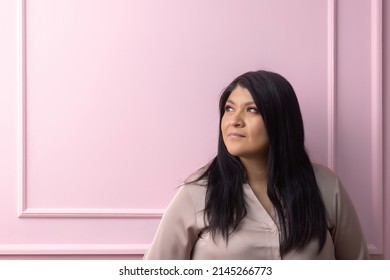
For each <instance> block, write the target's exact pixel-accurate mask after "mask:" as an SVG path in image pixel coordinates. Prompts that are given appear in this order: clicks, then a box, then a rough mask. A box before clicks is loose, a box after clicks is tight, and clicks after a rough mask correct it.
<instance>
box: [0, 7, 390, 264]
mask: <svg viewBox="0 0 390 280" xmlns="http://www.w3.org/2000/svg"><path fill="white" fill-rule="evenodd" d="M389 16H390V5H389V3H388V1H381V0H371V1H370V0H358V1H356V0H343V1H337V0H319V1H312V0H294V1H283V0H274V1H265V0H262V1H259V0H247V1H225V0H216V1H206V0H202V1H195V0H191V1H180V0H165V1H162V0H157V1H155V0H153V1H152V0H146V1H145V0H142V1H141V0H139V1H135V0H132V1H130V0H114V1H108V0H106V1H103V0H102V1H93V0H18V1H13V0H0V155H1V156H0V213H1V214H0V258H5V259H10V258H116V259H119V258H124V259H138V258H140V257H141V256H142V254H143V253H144V251H145V250H146V249H147V248H148V246H149V244H150V242H151V240H152V238H153V236H154V233H155V231H156V228H157V226H158V223H159V221H160V218H161V214H162V213H163V211H164V208H165V207H166V205H167V203H168V202H169V200H170V199H171V198H172V196H173V195H174V193H175V191H176V187H177V186H178V185H179V184H180V183H181V182H182V180H184V179H185V178H186V177H187V176H188V175H189V174H190V173H191V172H193V171H194V170H196V169H197V168H199V167H200V166H202V165H203V164H205V163H206V162H208V161H209V160H210V159H211V158H212V157H213V156H214V154H215V150H216V144H217V130H218V127H217V126H218V108H217V107H218V104H217V103H218V99H219V94H220V93H221V91H222V90H223V88H224V87H225V86H226V85H227V84H228V83H229V82H230V81H231V80H232V79H233V78H234V77H236V76H237V75H239V74H241V73H242V72H245V71H248V70H256V69H267V70H272V71H276V72H279V73H281V74H282V75H284V76H285V77H286V78H287V79H288V80H289V81H290V82H291V83H292V84H293V86H294V88H295V90H296V92H297V95H298V98H299V101H300V104H301V108H302V112H303V116H304V122H305V128H306V135H307V146H308V150H309V152H310V154H311V156H312V159H313V160H314V161H316V162H319V163H322V164H324V165H327V166H329V167H330V168H332V169H333V170H335V172H336V173H337V174H338V175H339V176H340V178H341V179H342V181H343V182H344V184H345V185H346V188H347V189H348V191H349V193H350V196H351V198H352V199H353V201H354V203H355V206H356V208H357V211H358V214H359V217H360V219H361V223H362V226H363V228H364V232H365V235H366V239H367V241H368V244H369V249H370V253H371V255H372V257H373V258H375V259H383V258H384V259H390V237H389V236H390V221H389V220H390V208H389V206H388V204H387V203H386V201H390V177H389V174H388V172H385V170H387V169H388V166H389V164H390V163H389V160H390V153H389V145H388V143H389V137H390V134H389V133H390V127H389V124H390V115H389V109H388V108H390V103H389V102H390V100H389V98H388V93H389V89H390V84H389V79H386V77H387V76H388V73H389V66H390V60H389V54H388V51H387V49H388V48H389V46H390V39H389V38H390V34H389V32H390V31H389V30H390V22H389ZM382 40H383V45H382ZM386 93H387V95H386Z"/></svg>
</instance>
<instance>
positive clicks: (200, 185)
mask: <svg viewBox="0 0 390 280" xmlns="http://www.w3.org/2000/svg"><path fill="white" fill-rule="evenodd" d="M205 171H206V167H202V168H200V169H198V170H197V171H195V172H193V173H191V174H190V175H189V176H188V177H187V178H186V179H185V180H184V182H183V184H182V185H181V186H180V187H179V190H178V192H177V195H176V196H179V197H183V196H186V197H188V198H191V202H192V204H194V205H195V206H197V207H199V206H200V204H204V199H205V195H206V190H207V179H201V180H199V178H200V177H201V175H202V174H203V173H204V172H205Z"/></svg>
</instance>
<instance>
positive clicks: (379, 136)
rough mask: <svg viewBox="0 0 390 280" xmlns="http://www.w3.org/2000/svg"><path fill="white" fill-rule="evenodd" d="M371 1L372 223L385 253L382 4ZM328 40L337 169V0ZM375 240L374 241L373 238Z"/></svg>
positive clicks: (376, 246) (375, 244)
mask: <svg viewBox="0 0 390 280" xmlns="http://www.w3.org/2000/svg"><path fill="white" fill-rule="evenodd" d="M370 1H371V141H372V144H371V164H372V174H371V183H372V185H371V194H372V200H371V214H372V216H371V223H372V225H373V228H372V232H373V233H374V240H369V243H368V249H369V252H370V254H382V253H383V143H382V142H383V123H382V122H383V108H382V98H383V89H382V80H383V73H382V69H383V68H382V28H383V27H382V22H383V20H382V4H383V0H370ZM327 8H328V14H327V28H328V30H327V40H328V55H327V58H328V62H327V67H328V92H327V94H328V167H329V168H330V169H332V170H335V169H336V167H337V162H336V161H335V148H336V122H337V110H336V108H337V107H336V106H337V101H336V100H337V92H336V88H337V23H338V22H337V0H328V1H327ZM370 241H371V242H370Z"/></svg>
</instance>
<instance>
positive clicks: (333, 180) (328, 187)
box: [144, 165, 368, 260]
mask: <svg viewBox="0 0 390 280" xmlns="http://www.w3.org/2000/svg"><path fill="white" fill-rule="evenodd" d="M314 171H315V175H316V179H317V183H318V186H319V188H320V191H321V194H322V198H323V200H324V203H325V207H326V212H327V216H328V234H327V239H326V243H325V245H324V247H323V249H322V250H321V252H320V253H318V246H319V244H318V241H317V240H312V241H311V242H310V243H309V244H308V245H307V246H306V247H305V248H304V249H303V250H301V251H290V252H289V253H287V254H286V255H285V256H283V259H367V258H368V253H367V246H366V242H365V240H364V236H363V233H362V229H361V227H360V224H359V220H358V217H357V215H356V211H355V209H354V206H353V205H352V202H351V200H350V198H349V197H348V195H347V193H346V191H345V190H344V187H343V186H342V184H341V182H340V181H339V179H338V178H337V177H336V176H335V175H334V174H333V173H332V172H331V171H330V170H329V169H327V168H325V167H323V166H319V165H314ZM191 177H192V178H191ZM191 177H190V179H195V178H196V174H194V175H193V176H191ZM243 188H244V198H245V202H246V207H247V215H246V216H245V217H244V218H243V220H242V221H241V222H240V224H239V226H238V228H237V229H236V230H235V231H234V232H233V233H232V234H231V236H230V238H229V242H228V243H227V244H226V242H225V240H224V239H223V237H222V236H221V235H218V234H217V235H216V236H215V239H214V240H213V238H212V237H211V234H209V232H208V230H207V221H205V219H204V216H203V209H204V206H205V194H206V187H204V186H200V185H198V184H188V185H184V186H182V187H181V188H180V189H179V191H178V192H177V194H176V195H175V197H174V198H173V200H172V201H171V202H170V204H169V206H168V208H167V210H166V212H165V213H164V215H163V218H162V220H161V223H160V226H159V228H158V231H157V233H156V235H155V237H154V240H153V242H152V245H151V247H150V249H149V250H148V252H147V253H146V254H145V256H144V259H157V260H162V259H168V260H169V259H187V260H188V259H194V260H204V259H217V260H223V259H237V260H238V259H247V260H250V259H271V260H275V259H281V256H280V253H279V234H280V231H279V222H278V219H277V215H276V210H273V211H272V212H271V215H269V214H268V213H267V211H266V210H265V209H264V207H263V206H262V204H261V203H260V202H259V200H258V199H257V197H256V196H255V194H254V193H253V191H252V189H251V187H250V186H249V185H248V184H244V185H243Z"/></svg>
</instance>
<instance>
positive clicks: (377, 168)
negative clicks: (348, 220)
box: [369, 0, 383, 254]
mask: <svg viewBox="0 0 390 280" xmlns="http://www.w3.org/2000/svg"><path fill="white" fill-rule="evenodd" d="M382 36H383V35H382V0H372V1H371V114H372V115H371V141H372V144H371V166H372V175H371V176H372V178H371V184H372V186H371V187H372V201H371V204H372V206H373V208H372V220H371V222H372V225H373V228H372V232H373V234H374V236H375V244H370V245H369V246H370V247H371V250H370V253H372V254H382V253H383V124H382V122H383V108H382V106H383V105H382V98H383V86H382V79H383V68H382Z"/></svg>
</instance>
